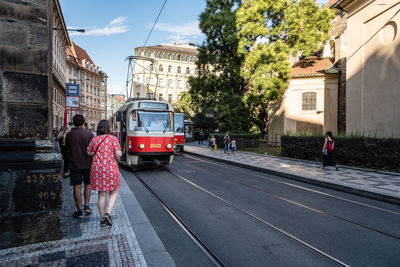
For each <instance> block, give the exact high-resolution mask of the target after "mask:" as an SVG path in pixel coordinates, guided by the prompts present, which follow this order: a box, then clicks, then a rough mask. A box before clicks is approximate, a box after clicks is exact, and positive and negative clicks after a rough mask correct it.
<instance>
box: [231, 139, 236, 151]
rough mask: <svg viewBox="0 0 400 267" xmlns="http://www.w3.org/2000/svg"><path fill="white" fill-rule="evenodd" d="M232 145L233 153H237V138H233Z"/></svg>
mask: <svg viewBox="0 0 400 267" xmlns="http://www.w3.org/2000/svg"><path fill="white" fill-rule="evenodd" d="M231 145H232V152H235V151H236V139H235V138H232V142H231Z"/></svg>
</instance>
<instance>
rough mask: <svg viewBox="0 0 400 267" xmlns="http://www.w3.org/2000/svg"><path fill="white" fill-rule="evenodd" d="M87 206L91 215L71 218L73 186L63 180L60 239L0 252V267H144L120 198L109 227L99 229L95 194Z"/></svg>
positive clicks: (73, 208) (66, 180)
mask: <svg viewBox="0 0 400 267" xmlns="http://www.w3.org/2000/svg"><path fill="white" fill-rule="evenodd" d="M82 191H83V190H82ZM90 206H91V208H92V214H91V215H90V216H85V217H84V218H82V219H76V218H73V217H72V213H73V212H74V211H75V203H74V200H73V195H72V187H71V186H70V185H69V179H64V180H63V218H62V226H63V239H62V240H58V241H51V242H44V243H38V244H31V245H26V246H22V247H15V248H9V249H4V250H0V266H85V267H90V266H135V267H142V266H143V267H145V266H147V264H146V261H145V259H144V257H143V254H142V251H141V249H140V247H139V244H138V242H137V239H136V236H135V233H134V231H133V229H132V226H131V224H130V221H129V219H128V216H127V214H126V211H125V208H124V206H123V204H122V202H121V200H120V198H118V199H117V202H116V205H115V207H114V210H113V214H112V219H113V223H114V224H113V226H112V227H100V216H99V213H98V210H97V192H95V191H92V197H91V201H90Z"/></svg>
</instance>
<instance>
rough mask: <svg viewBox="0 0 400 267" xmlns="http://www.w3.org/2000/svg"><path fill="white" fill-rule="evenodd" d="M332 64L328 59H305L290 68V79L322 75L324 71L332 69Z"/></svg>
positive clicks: (312, 57)
mask: <svg viewBox="0 0 400 267" xmlns="http://www.w3.org/2000/svg"><path fill="white" fill-rule="evenodd" d="M332 65H333V62H332V61H331V60H330V59H329V58H321V57H315V56H311V57H306V58H303V59H301V60H300V61H299V62H297V63H296V64H295V65H294V66H293V68H292V73H291V76H292V77H298V76H313V75H324V74H325V69H327V68H329V67H332Z"/></svg>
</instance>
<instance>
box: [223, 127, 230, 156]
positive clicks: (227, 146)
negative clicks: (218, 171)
mask: <svg viewBox="0 0 400 267" xmlns="http://www.w3.org/2000/svg"><path fill="white" fill-rule="evenodd" d="M230 145H231V138H230V137H229V133H228V132H226V133H225V136H224V153H226V151H228V153H230V152H231V150H230Z"/></svg>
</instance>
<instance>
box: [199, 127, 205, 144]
mask: <svg viewBox="0 0 400 267" xmlns="http://www.w3.org/2000/svg"><path fill="white" fill-rule="evenodd" d="M203 140H204V132H203V129H200V133H199V145H200V144H203Z"/></svg>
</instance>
